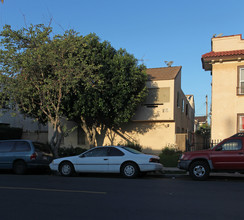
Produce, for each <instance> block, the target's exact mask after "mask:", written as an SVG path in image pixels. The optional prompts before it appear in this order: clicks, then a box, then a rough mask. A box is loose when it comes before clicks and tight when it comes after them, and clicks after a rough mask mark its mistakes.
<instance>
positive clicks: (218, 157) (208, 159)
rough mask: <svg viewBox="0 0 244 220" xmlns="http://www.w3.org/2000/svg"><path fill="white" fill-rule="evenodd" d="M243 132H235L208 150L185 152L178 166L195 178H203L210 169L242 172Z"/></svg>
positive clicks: (243, 168) (243, 156)
mask: <svg viewBox="0 0 244 220" xmlns="http://www.w3.org/2000/svg"><path fill="white" fill-rule="evenodd" d="M243 144H244V133H237V134H235V135H233V136H231V137H229V138H227V139H225V140H223V141H222V142H220V143H219V144H218V145H216V146H215V147H213V148H211V149H208V150H201V151H193V152H185V153H183V154H182V155H181V157H180V159H179V161H178V168H180V169H183V170H187V171H189V174H190V176H191V177H192V178H193V179H195V180H205V179H206V178H207V177H208V176H209V173H210V172H211V171H214V172H217V171H220V172H221V171H222V172H244V148H243V146H244V145H243Z"/></svg>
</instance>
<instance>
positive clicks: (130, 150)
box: [122, 147, 143, 154]
mask: <svg viewBox="0 0 244 220" xmlns="http://www.w3.org/2000/svg"><path fill="white" fill-rule="evenodd" d="M122 148H123V149H125V150H127V151H129V152H131V153H133V154H143V153H142V152H140V151H138V150H135V149H133V148H130V147H122Z"/></svg>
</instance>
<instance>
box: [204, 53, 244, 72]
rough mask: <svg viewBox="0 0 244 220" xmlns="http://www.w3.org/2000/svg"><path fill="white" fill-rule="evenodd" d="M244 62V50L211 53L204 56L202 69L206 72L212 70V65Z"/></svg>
mask: <svg viewBox="0 0 244 220" xmlns="http://www.w3.org/2000/svg"><path fill="white" fill-rule="evenodd" d="M241 60H244V50H232V51H220V52H214V51H211V52H209V53H206V54H204V55H202V67H203V69H204V70H212V64H214V63H222V62H228V61H237V62H240V61H241Z"/></svg>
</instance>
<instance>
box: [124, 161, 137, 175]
mask: <svg viewBox="0 0 244 220" xmlns="http://www.w3.org/2000/svg"><path fill="white" fill-rule="evenodd" d="M121 174H122V175H123V176H124V177H127V178H134V177H137V176H138V174H139V168H138V166H137V164H135V163H132V162H128V163H125V164H124V165H123V166H122V168H121Z"/></svg>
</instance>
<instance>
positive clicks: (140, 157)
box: [50, 146, 163, 178]
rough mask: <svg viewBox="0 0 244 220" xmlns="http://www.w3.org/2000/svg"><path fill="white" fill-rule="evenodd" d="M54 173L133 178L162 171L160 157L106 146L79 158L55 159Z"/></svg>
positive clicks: (53, 164)
mask: <svg viewBox="0 0 244 220" xmlns="http://www.w3.org/2000/svg"><path fill="white" fill-rule="evenodd" d="M50 168H51V170H53V171H58V172H60V174H61V175H62V176H72V175H73V174H74V173H75V172H77V173H121V174H122V175H123V176H125V177H128V178H133V177H136V176H138V175H139V174H140V173H141V174H146V173H147V172H150V171H162V168H163V166H162V164H161V163H160V162H159V157H158V156H154V155H147V154H143V153H141V152H139V151H137V150H135V149H132V148H129V147H122V146H106V147H96V148H93V149H90V150H88V151H86V152H84V153H82V154H80V155H78V156H72V157H63V158H59V159H55V160H53V161H52V163H51V164H50Z"/></svg>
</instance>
